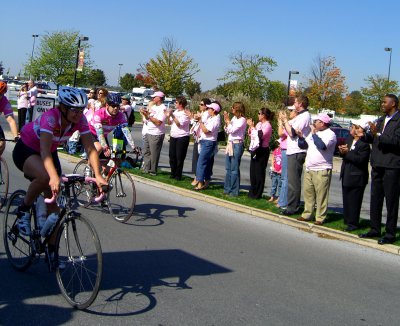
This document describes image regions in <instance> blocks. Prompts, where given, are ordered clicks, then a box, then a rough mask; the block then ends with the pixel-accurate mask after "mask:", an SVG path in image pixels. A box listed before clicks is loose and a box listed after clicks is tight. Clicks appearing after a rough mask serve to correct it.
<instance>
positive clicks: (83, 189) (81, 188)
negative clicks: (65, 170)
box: [73, 160, 97, 207]
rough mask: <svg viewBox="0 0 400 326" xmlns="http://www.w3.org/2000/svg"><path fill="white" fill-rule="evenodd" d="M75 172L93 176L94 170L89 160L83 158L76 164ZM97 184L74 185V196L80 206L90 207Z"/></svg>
mask: <svg viewBox="0 0 400 326" xmlns="http://www.w3.org/2000/svg"><path fill="white" fill-rule="evenodd" d="M73 173H74V174H80V175H90V176H93V171H92V169H91V167H90V166H89V165H88V161H87V160H81V161H79V162H78V164H77V165H76V166H75V168H74V171H73ZM96 190H97V187H96V185H93V184H89V183H76V184H74V187H73V192H74V196H75V198H76V200H77V202H78V204H79V206H83V207H88V206H89V205H90V203H91V202H92V198H93V196H95V194H96Z"/></svg>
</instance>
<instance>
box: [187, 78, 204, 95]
mask: <svg viewBox="0 0 400 326" xmlns="http://www.w3.org/2000/svg"><path fill="white" fill-rule="evenodd" d="M185 92H186V94H187V95H188V96H189V97H190V98H192V97H193V95H194V94H199V93H201V87H200V83H199V82H197V81H195V80H193V79H189V80H188V81H187V82H186V84H185Z"/></svg>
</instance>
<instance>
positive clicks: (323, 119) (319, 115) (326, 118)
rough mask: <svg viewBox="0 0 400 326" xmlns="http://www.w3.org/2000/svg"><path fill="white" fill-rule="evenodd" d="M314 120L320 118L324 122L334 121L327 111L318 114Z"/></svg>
mask: <svg viewBox="0 0 400 326" xmlns="http://www.w3.org/2000/svg"><path fill="white" fill-rule="evenodd" d="M314 120H320V121H322V122H323V123H327V124H329V123H331V122H332V119H331V117H330V116H329V115H327V114H326V113H320V114H318V115H317V117H316V118H315V119H314Z"/></svg>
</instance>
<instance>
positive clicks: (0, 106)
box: [0, 95, 14, 117]
mask: <svg viewBox="0 0 400 326" xmlns="http://www.w3.org/2000/svg"><path fill="white" fill-rule="evenodd" d="M0 113H3V114H4V116H6V117H7V116H9V115H14V112H13V110H12V107H11V104H10V102H9V101H8V99H7V97H6V96H4V95H3V97H2V98H1V99H0Z"/></svg>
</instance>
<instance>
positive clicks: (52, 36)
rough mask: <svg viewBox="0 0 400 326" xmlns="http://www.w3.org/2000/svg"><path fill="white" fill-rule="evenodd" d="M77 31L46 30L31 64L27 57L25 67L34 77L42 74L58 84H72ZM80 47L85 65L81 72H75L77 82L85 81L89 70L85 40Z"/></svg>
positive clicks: (87, 46)
mask: <svg viewBox="0 0 400 326" xmlns="http://www.w3.org/2000/svg"><path fill="white" fill-rule="evenodd" d="M78 37H79V32H69V31H57V32H54V33H49V32H47V34H46V35H44V36H43V37H42V38H41V42H40V44H39V46H38V50H37V53H38V54H37V55H35V56H34V58H33V60H32V64H31V60H30V59H29V60H28V61H27V63H26V65H25V69H26V70H27V71H28V72H30V74H31V75H32V76H34V77H35V78H36V79H37V78H38V77H39V76H41V75H44V76H46V78H47V79H50V80H54V81H55V82H57V83H59V84H64V85H66V84H72V83H73V80H74V72H75V67H76V54H77V42H78V41H77V40H78ZM81 47H82V48H83V49H84V51H85V65H84V67H83V71H82V72H78V74H77V83H78V84H82V83H85V82H86V77H87V74H88V73H89V72H90V70H91V69H90V66H91V61H90V54H89V51H88V49H89V45H88V44H87V42H82V44H81Z"/></svg>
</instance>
